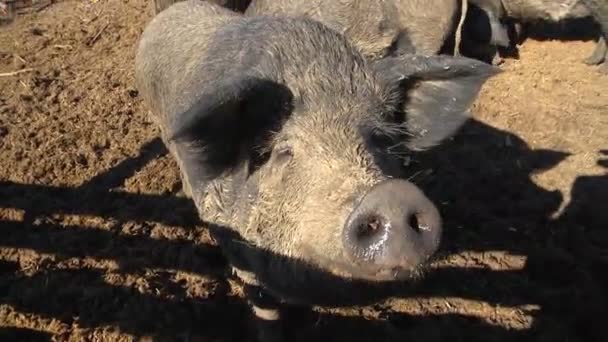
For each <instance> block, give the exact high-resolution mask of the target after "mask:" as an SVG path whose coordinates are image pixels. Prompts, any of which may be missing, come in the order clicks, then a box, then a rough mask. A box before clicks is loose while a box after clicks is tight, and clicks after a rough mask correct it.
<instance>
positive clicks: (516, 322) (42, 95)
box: [0, 0, 608, 342]
mask: <svg viewBox="0 0 608 342" xmlns="http://www.w3.org/2000/svg"><path fill="white" fill-rule="evenodd" d="M150 18H151V6H150V4H149V2H148V1H144V0H108V1H101V0H100V1H84V0H83V1H58V2H56V3H55V4H53V5H51V6H48V7H45V8H43V9H42V10H40V11H31V12H28V13H23V14H21V15H20V16H18V17H17V19H16V20H15V21H14V22H13V23H12V24H10V25H6V26H2V27H0V74H1V73H7V72H13V71H16V70H21V72H20V73H19V74H17V75H13V76H7V75H3V76H1V77H0V340H2V341H11V340H15V341H28V340H49V339H53V340H58V341H64V340H73V341H81V340H85V341H114V340H117V341H119V340H120V341H122V340H125V341H126V340H133V339H141V338H146V337H147V338H152V339H154V340H183V341H247V340H251V336H252V335H251V329H250V325H249V319H248V310H247V307H246V304H245V302H244V300H243V298H242V295H241V292H242V291H241V289H240V288H239V286H238V284H237V283H236V282H235V281H233V280H232V279H230V278H227V277H226V271H225V261H224V259H223V258H222V256H221V254H220V253H219V251H218V250H217V248H216V247H215V246H214V243H213V241H211V239H210V238H209V235H208V233H207V231H206V230H205V227H203V226H201V225H200V224H199V222H198V220H197V218H196V215H195V212H194V208H193V206H192V205H191V203H190V202H189V201H188V200H187V199H185V198H184V197H183V195H181V194H180V188H181V186H180V182H179V179H178V172H177V169H176V165H175V163H174V162H173V161H172V160H171V159H170V158H169V157H168V156H167V154H166V150H165V149H164V148H163V146H162V144H161V143H160V141H159V140H158V138H157V136H158V131H157V129H156V128H155V127H154V126H153V125H152V124H151V122H150V121H149V119H148V118H147V117H146V111H145V109H144V107H143V106H142V104H141V101H140V98H139V97H138V93H137V90H136V89H135V88H134V86H133V58H134V48H135V46H136V41H137V39H138V36H139V34H140V33H141V31H142V29H143V26H144V24H145V23H146V22H147V21H148V20H149V19H150ZM593 47H594V43H593V41H580V40H572V41H556V40H555V41H554V40H547V41H541V40H528V41H526V42H525V43H524V44H523V46H522V47H521V50H520V59H519V60H517V59H507V60H506V62H505V64H503V65H502V66H501V68H502V69H504V72H503V73H502V74H501V75H499V76H498V77H496V78H495V79H493V80H492V81H490V82H489V83H488V84H487V85H486V86H485V87H484V89H483V91H482V94H481V97H480V99H479V100H478V101H477V103H476V104H475V106H474V113H475V114H474V116H475V119H474V120H473V121H472V122H471V123H470V124H468V125H467V126H466V127H464V128H463V130H462V131H461V132H460V133H459V134H458V135H457V136H456V137H455V138H454V139H453V140H452V141H450V142H448V143H447V144H446V145H445V146H443V147H441V148H438V149H435V150H433V151H430V152H428V153H426V154H424V155H420V156H417V157H416V158H415V159H414V160H413V163H412V170H411V172H412V176H413V179H414V181H416V182H417V183H418V184H420V185H421V186H422V187H423V188H424V189H425V191H427V192H428V193H429V195H430V196H431V197H432V198H433V199H434V200H435V201H436V203H439V204H440V207H441V210H442V212H443V215H444V217H445V220H446V239H445V243H444V245H443V247H442V253H441V255H442V259H441V260H440V261H438V262H437V263H436V265H435V266H434V272H431V273H430V274H429V277H428V278H427V279H426V280H424V281H422V282H420V283H418V284H417V286H416V287H415V288H414V289H411V290H408V291H403V292H405V293H403V294H400V295H399V296H398V297H395V298H390V299H387V300H386V301H384V302H381V303H378V304H377V305H373V306H369V307H355V308H343V309H334V310H328V309H320V310H319V312H320V313H319V315H318V316H317V317H314V319H313V320H312V321H310V322H303V323H302V322H299V324H295V323H293V322H292V323H291V326H292V328H291V330H290V331H291V333H292V334H293V336H294V338H295V340H300V341H311V340H312V341H317V340H344V341H347V340H349V341H367V340H389V341H405V340H415V341H513V340H533V341H570V342H572V341H606V340H608V337H607V336H606V334H607V333H608V332H607V330H606V326H607V325H608V309H607V308H608V297H607V295H608V293H607V290H606V289H608V173H607V168H608V154H602V150H606V149H608V76H602V75H601V74H600V73H598V72H597V69H596V68H595V67H589V66H586V65H584V64H582V63H581V62H580V61H581V60H582V59H583V58H584V57H586V56H587V55H588V54H590V53H591V51H592V50H593ZM605 153H608V151H605Z"/></svg>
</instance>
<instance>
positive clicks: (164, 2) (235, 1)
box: [154, 0, 251, 14]
mask: <svg viewBox="0 0 608 342" xmlns="http://www.w3.org/2000/svg"><path fill="white" fill-rule="evenodd" d="M180 1H184V0H154V14H158V13H160V12H162V11H163V10H165V9H166V8H168V7H169V6H171V5H173V4H174V3H176V2H180ZM200 1H208V2H211V3H214V4H217V5H220V6H222V7H224V8H229V9H231V10H233V11H237V12H244V11H245V9H246V8H247V6H248V5H249V3H250V2H251V0H200Z"/></svg>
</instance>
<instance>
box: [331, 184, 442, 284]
mask: <svg viewBox="0 0 608 342" xmlns="http://www.w3.org/2000/svg"><path fill="white" fill-rule="evenodd" d="M441 231H442V227H441V217H440V215H439V211H438V210H437V208H436V207H435V205H433V203H432V202H431V201H430V200H429V199H428V198H427V197H426V196H425V195H424V194H423V193H422V191H421V190H420V189H419V188H418V187H416V186H415V185H414V184H412V183H410V182H408V181H405V180H387V181H384V182H381V183H379V184H377V185H375V186H374V187H372V188H371V189H370V190H369V192H368V193H367V194H366V195H364V197H363V198H362V200H361V201H360V202H359V203H358V204H357V205H356V206H355V209H354V210H353V211H352V213H351V214H350V216H349V217H348V219H347V221H346V225H345V227H344V231H343V243H344V248H345V251H346V254H347V255H348V257H349V258H350V259H351V261H352V262H353V263H354V264H355V265H357V269H358V271H360V272H361V274H360V275H361V276H363V277H366V278H373V279H375V278H383V279H384V278H389V279H392V278H403V277H408V276H409V275H410V273H411V271H412V270H413V269H415V268H416V267H417V266H419V265H420V264H421V263H423V262H424V261H426V260H427V259H428V258H429V257H430V256H431V255H432V254H433V253H434V252H435V251H436V250H437V248H438V246H439V243H440V240H441Z"/></svg>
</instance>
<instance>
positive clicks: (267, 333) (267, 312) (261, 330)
mask: <svg viewBox="0 0 608 342" xmlns="http://www.w3.org/2000/svg"><path fill="white" fill-rule="evenodd" d="M232 269H233V271H234V274H236V276H237V277H238V278H239V279H240V280H241V282H242V283H243V287H244V290H245V295H246V296H247V300H248V301H249V304H250V305H251V309H252V311H253V314H254V315H255V319H256V328H257V333H258V340H259V341H260V342H280V341H283V325H282V322H281V313H280V311H279V308H280V303H279V301H278V300H276V299H275V298H274V297H272V296H271V295H269V294H268V293H267V292H266V291H265V290H264V288H263V287H262V286H261V285H260V283H259V282H258V280H257V277H256V276H255V274H254V273H252V272H249V271H244V270H241V269H238V268H236V267H233V268H232Z"/></svg>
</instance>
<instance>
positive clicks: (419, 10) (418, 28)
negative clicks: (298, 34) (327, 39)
mask: <svg viewBox="0 0 608 342" xmlns="http://www.w3.org/2000/svg"><path fill="white" fill-rule="evenodd" d="M245 13H246V14H247V15H250V16H253V15H262V14H264V15H288V16H302V15H303V16H307V17H309V18H312V19H315V20H318V21H320V22H322V23H324V24H325V25H327V26H329V27H330V28H332V29H334V30H336V31H337V32H340V33H343V34H344V35H345V36H346V37H347V38H349V39H350V40H351V42H352V44H354V45H355V46H356V47H357V48H358V49H359V50H360V51H361V52H362V53H363V54H364V55H365V56H366V57H368V58H382V57H385V56H388V55H391V54H393V55H395V54H402V53H416V54H421V55H434V54H437V53H439V52H440V50H441V48H442V46H443V45H444V43H445V41H446V39H449V38H450V37H451V35H452V34H453V31H454V28H455V25H456V24H457V21H458V15H459V1H457V0H447V1H446V0H385V1H361V0H342V1H334V0H306V1H304V0H252V2H251V4H250V5H249V7H248V8H247V10H246V12H245Z"/></svg>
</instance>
